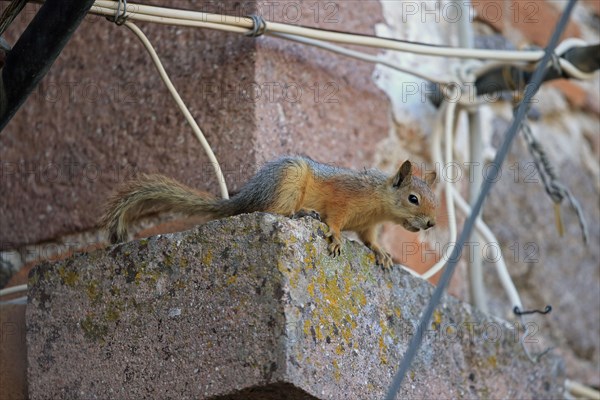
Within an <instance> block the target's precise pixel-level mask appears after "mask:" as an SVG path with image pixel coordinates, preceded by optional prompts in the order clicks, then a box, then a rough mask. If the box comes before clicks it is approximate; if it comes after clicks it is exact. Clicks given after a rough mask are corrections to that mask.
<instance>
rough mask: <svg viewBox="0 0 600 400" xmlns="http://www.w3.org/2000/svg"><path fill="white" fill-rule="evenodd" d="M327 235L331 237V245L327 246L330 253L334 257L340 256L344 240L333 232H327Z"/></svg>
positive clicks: (328, 237)
mask: <svg viewBox="0 0 600 400" xmlns="http://www.w3.org/2000/svg"><path fill="white" fill-rule="evenodd" d="M325 237H326V238H327V239H329V246H327V249H328V250H329V254H331V256H333V257H335V256H339V255H340V254H341V253H342V241H341V240H340V239H339V238H338V237H337V236H336V235H334V234H333V233H331V232H330V233H327V234H325Z"/></svg>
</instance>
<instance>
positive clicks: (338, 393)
mask: <svg viewBox="0 0 600 400" xmlns="http://www.w3.org/2000/svg"><path fill="white" fill-rule="evenodd" d="M326 229H327V228H326V226H325V225H323V224H321V223H320V222H317V221H315V220H311V219H306V218H305V219H301V220H292V219H288V218H284V217H280V216H274V215H270V214H263V213H255V214H250V215H240V216H236V217H232V218H227V219H223V220H218V221H213V222H210V223H208V224H205V225H202V226H199V227H196V228H194V229H192V230H189V231H186V232H181V233H176V234H168V235H162V236H155V237H152V238H149V239H144V240H139V241H135V242H130V243H126V244H120V245H116V246H113V247H110V248H107V249H104V250H98V251H95V252H92V253H86V254H80V255H77V256H75V257H73V258H70V259H67V260H63V261H59V262H56V263H45V264H42V265H40V266H38V267H37V268H36V269H34V270H33V271H32V274H31V275H30V291H29V304H28V307H27V345H28V379H29V396H30V398H31V399H46V398H81V399H93V398H120V399H126V398H135V399H139V398H181V399H188V398H197V399H198V398H199V399H242V398H243V399H248V398H256V399H259V398H260V399H283V398H286V399H287V398H294V399H296V398H297V399H310V398H317V399H370V398H382V396H383V395H384V393H385V392H386V390H387V387H388V385H389V383H390V381H391V377H392V376H393V374H394V372H395V371H396V368H397V365H398V362H399V360H400V358H401V357H402V355H403V354H404V352H405V351H406V347H407V342H408V340H409V339H410V337H411V335H412V333H413V332H414V326H415V325H416V323H417V321H418V317H419V315H420V313H421V311H422V309H423V307H424V305H425V303H426V302H427V301H428V299H429V298H430V295H431V292H432V286H431V285H430V284H428V283H427V282H424V281H422V280H420V279H417V278H414V277H412V276H411V275H409V274H408V273H406V272H404V271H402V270H399V269H398V268H395V269H393V270H391V271H384V270H382V269H381V268H380V267H377V266H375V264H374V256H373V254H372V253H371V252H370V251H369V250H368V249H367V248H366V247H365V246H363V245H362V244H360V243H358V242H352V241H350V240H347V239H345V240H344V245H343V249H342V255H341V256H340V257H338V258H332V257H331V256H330V255H329V254H328V253H327V250H326V241H325V239H324V231H326ZM509 328H510V325H509V324H508V322H506V321H501V320H498V319H494V318H491V317H488V316H486V315H483V314H481V313H480V312H477V311H476V310H473V309H472V308H471V307H470V306H468V305H466V304H463V303H461V302H460V301H458V300H456V299H454V298H451V297H445V298H444V301H443V304H442V305H441V307H440V308H439V309H438V310H437V311H436V312H435V316H434V320H433V322H432V325H431V326H430V327H429V329H428V331H427V337H426V338H425V341H424V344H423V348H422V350H421V351H420V353H419V356H418V357H417V359H416V361H415V363H414V364H413V368H412V371H411V373H410V376H409V377H408V378H407V380H406V381H405V384H404V385H403V387H402V390H401V393H400V398H458V397H460V398H482V397H494V398H521V399H524V398H551V397H560V396H561V390H562V381H563V378H564V375H563V374H564V372H563V369H562V362H561V360H560V359H559V358H557V357H555V356H553V355H551V354H550V355H548V356H546V357H544V358H543V359H542V361H541V362H540V363H537V364H533V363H531V362H530V361H529V360H528V359H527V357H526V356H525V354H524V352H523V350H522V349H521V347H520V345H519V343H518V341H517V340H516V338H515V336H514V333H513V332H512V331H511V330H510V329H509Z"/></svg>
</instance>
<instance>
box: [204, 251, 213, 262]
mask: <svg viewBox="0 0 600 400" xmlns="http://www.w3.org/2000/svg"><path fill="white" fill-rule="evenodd" d="M212 259H213V255H212V251H210V250H208V251H207V252H206V254H204V257H202V264H204V265H210V263H211V262H212Z"/></svg>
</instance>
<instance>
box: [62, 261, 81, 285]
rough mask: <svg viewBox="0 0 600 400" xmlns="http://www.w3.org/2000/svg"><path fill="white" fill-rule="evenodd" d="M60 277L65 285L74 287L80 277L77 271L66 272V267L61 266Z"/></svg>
mask: <svg viewBox="0 0 600 400" xmlns="http://www.w3.org/2000/svg"><path fill="white" fill-rule="evenodd" d="M57 272H58V276H60V279H62V281H63V282H64V283H65V285H67V286H70V287H73V286H75V284H76V283H77V281H78V280H79V275H77V272H75V271H66V270H65V267H63V266H61V267H59V268H58V269H57Z"/></svg>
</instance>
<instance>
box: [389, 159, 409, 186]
mask: <svg viewBox="0 0 600 400" xmlns="http://www.w3.org/2000/svg"><path fill="white" fill-rule="evenodd" d="M411 175H412V164H411V162H410V161H409V160H406V161H404V163H403V164H402V165H401V166H400V169H399V170H398V172H396V175H395V176H394V181H393V185H394V187H400V186H401V185H402V184H403V183H405V182H408V179H407V178H410V176H411Z"/></svg>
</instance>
